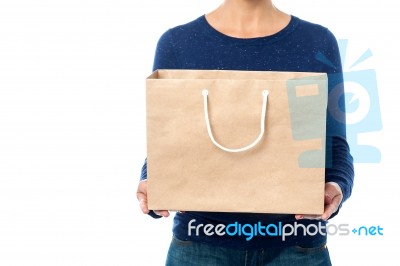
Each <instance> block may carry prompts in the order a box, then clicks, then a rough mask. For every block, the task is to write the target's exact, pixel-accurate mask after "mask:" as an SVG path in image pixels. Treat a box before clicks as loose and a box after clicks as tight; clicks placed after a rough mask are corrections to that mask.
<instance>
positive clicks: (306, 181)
mask: <svg viewBox="0 0 400 266" xmlns="http://www.w3.org/2000/svg"><path fill="white" fill-rule="evenodd" d="M327 91H328V89H327V75H326V74H325V73H302V72H265V71H225V70H158V71H156V72H154V73H153V74H152V75H151V76H150V77H148V78H147V79H146V99H147V100H146V105H147V107H146V108H147V110H146V112H147V155H148V157H147V174H148V207H149V209H152V210H181V211H215V212H251V213H288V214H322V213H323V210H324V184H325V137H326V109H327V93H328V92H327Z"/></svg>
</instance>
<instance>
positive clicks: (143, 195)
mask: <svg viewBox="0 0 400 266" xmlns="http://www.w3.org/2000/svg"><path fill="white" fill-rule="evenodd" d="M136 197H137V199H138V201H139V206H140V209H141V210H142V212H143V213H144V214H148V213H149V212H150V210H149V208H148V207H147V180H146V179H145V180H142V181H140V182H139V185H138V189H137V192H136ZM154 213H155V214H157V215H158V216H163V217H168V216H169V211H166V210H161V211H160V210H158V211H154Z"/></svg>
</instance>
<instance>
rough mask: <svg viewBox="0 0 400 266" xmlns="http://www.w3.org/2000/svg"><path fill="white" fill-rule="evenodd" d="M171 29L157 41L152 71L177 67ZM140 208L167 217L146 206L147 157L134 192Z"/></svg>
mask: <svg viewBox="0 0 400 266" xmlns="http://www.w3.org/2000/svg"><path fill="white" fill-rule="evenodd" d="M171 38H172V34H171V30H169V31H167V32H165V33H164V34H163V35H162V36H161V38H160V39H159V41H158V43H157V48H156V52H155V57H154V63H153V71H155V70H157V69H176V68H178V64H177V60H176V55H175V52H174V49H175V47H174V45H173V42H172V39H171ZM136 196H137V198H138V201H139V205H140V208H141V210H142V212H143V213H144V214H149V215H150V216H151V217H153V218H160V217H162V216H163V217H168V216H169V212H168V211H167V210H159V211H153V210H149V209H148V208H147V159H145V161H144V164H143V167H142V171H141V174H140V182H139V185H138V189H137V192H136Z"/></svg>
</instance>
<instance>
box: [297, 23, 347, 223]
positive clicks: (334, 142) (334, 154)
mask: <svg viewBox="0 0 400 266" xmlns="http://www.w3.org/2000/svg"><path fill="white" fill-rule="evenodd" d="M324 40H325V43H326V46H325V47H326V48H325V50H324V51H322V52H321V53H322V55H323V56H324V58H326V59H327V60H329V61H328V62H324V65H325V66H324V67H325V69H324V72H326V73H328V89H329V96H328V112H327V125H326V170H325V183H326V184H325V211H324V214H323V215H322V217H319V216H305V215H296V218H297V219H302V218H308V219H315V218H318V219H319V218H322V219H324V220H328V219H330V218H333V217H334V216H336V215H337V214H338V212H339V209H340V208H341V206H342V204H343V202H344V201H346V200H347V199H348V198H349V197H350V195H351V191H352V188H353V180H354V167H353V158H352V156H351V154H350V148H349V145H348V143H347V140H346V112H345V110H346V109H345V99H344V80H343V72H342V64H341V59H340V54H339V48H338V44H337V41H336V38H335V37H334V36H333V34H332V33H331V32H330V31H329V30H327V35H326V37H325V39H324ZM318 56H319V55H317V60H318Z"/></svg>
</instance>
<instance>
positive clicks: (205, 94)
mask: <svg viewBox="0 0 400 266" xmlns="http://www.w3.org/2000/svg"><path fill="white" fill-rule="evenodd" d="M202 94H203V100H204V118H205V120H206V125H207V132H208V136H210V139H211V141H212V143H214V145H215V146H217V147H218V148H220V149H221V150H224V151H226V152H242V151H247V150H249V149H251V148H253V147H254V146H256V145H257V143H258V142H260V140H261V139H262V137H263V135H264V132H265V114H266V111H267V101H268V95H269V92H268V91H267V90H263V91H262V96H263V99H262V107H261V121H260V134H259V135H258V137H257V139H256V140H254V141H253V142H252V143H250V144H249V145H247V146H245V147H243V148H238V149H229V148H226V147H224V146H222V145H221V144H219V143H218V142H217V141H216V140H215V139H214V136H213V133H212V131H211V126H210V119H209V117H208V101H207V99H208V90H203V91H202Z"/></svg>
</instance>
